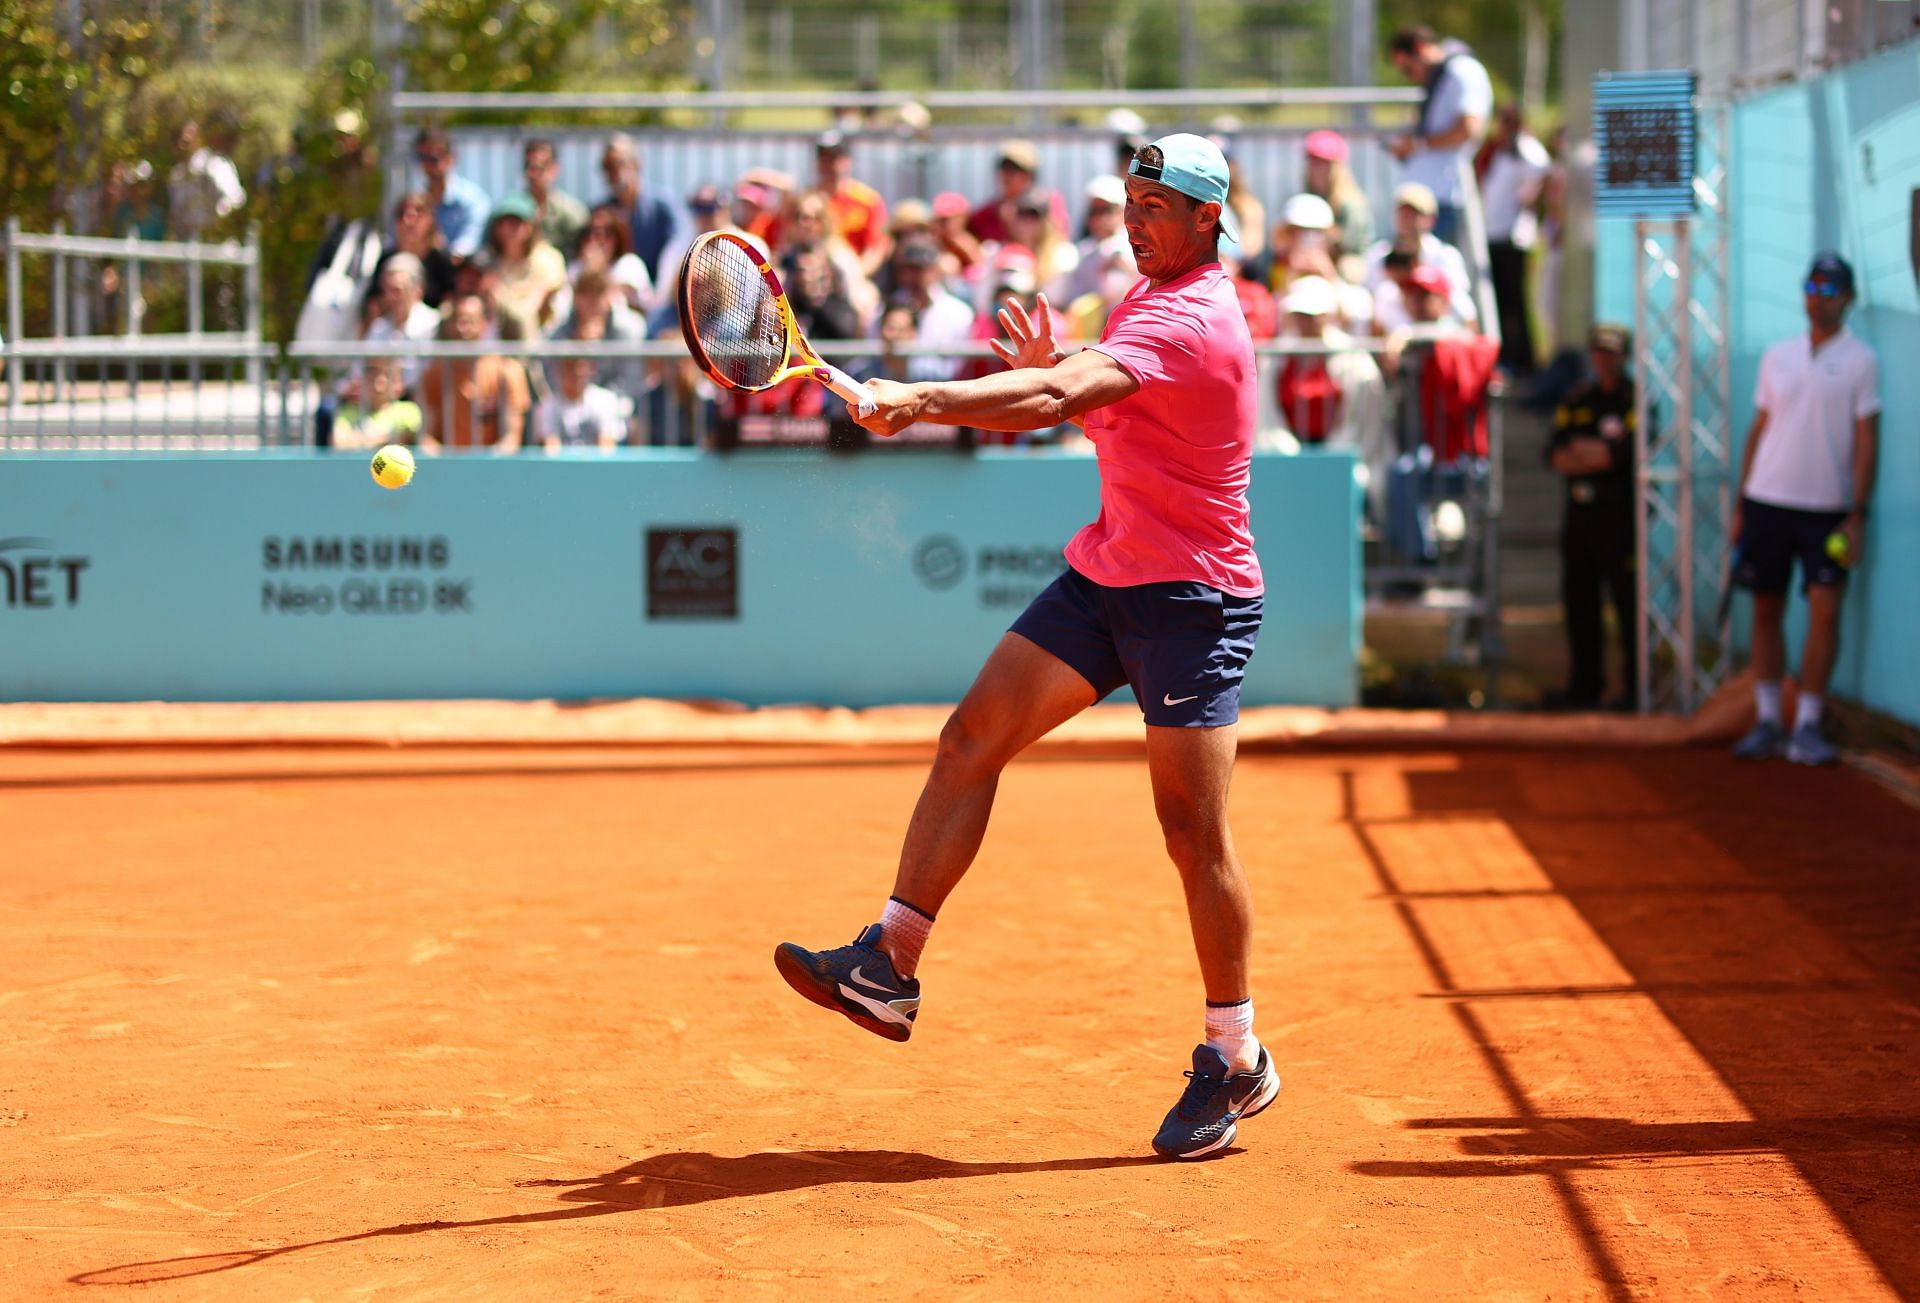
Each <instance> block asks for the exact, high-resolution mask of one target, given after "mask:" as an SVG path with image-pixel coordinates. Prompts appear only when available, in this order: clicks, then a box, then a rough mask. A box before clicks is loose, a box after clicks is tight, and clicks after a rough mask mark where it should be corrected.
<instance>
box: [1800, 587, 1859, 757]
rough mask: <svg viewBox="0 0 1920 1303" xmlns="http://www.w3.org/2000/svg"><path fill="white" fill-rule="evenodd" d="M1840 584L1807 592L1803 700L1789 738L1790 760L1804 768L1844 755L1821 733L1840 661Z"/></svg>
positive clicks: (1814, 588) (1811, 588)
mask: <svg viewBox="0 0 1920 1303" xmlns="http://www.w3.org/2000/svg"><path fill="white" fill-rule="evenodd" d="M1846 591H1847V590H1846V588H1845V587H1844V586H1843V585H1840V584H1813V585H1811V586H1810V587H1809V588H1808V589H1807V645H1806V646H1805V647H1804V648H1802V649H1801V651H1800V700H1799V702H1798V704H1797V706H1796V708H1795V711H1794V720H1793V730H1792V732H1790V733H1789V734H1788V735H1787V759H1789V760H1791V761H1793V762H1794V763H1795V764H1800V765H1830V764H1833V763H1835V762H1836V761H1838V760H1839V759H1840V751H1839V749H1838V748H1837V747H1835V746H1834V745H1833V743H1831V742H1829V741H1827V738H1826V734H1825V733H1824V732H1823V731H1822V730H1821V727H1820V723H1821V717H1822V716H1823V715H1824V714H1825V712H1826V701H1827V685H1828V684H1829V683H1830V682H1832V680H1833V666H1834V662H1835V661H1837V660H1838V659H1839V658H1840V601H1841V599H1842V598H1843V597H1845V596H1846Z"/></svg>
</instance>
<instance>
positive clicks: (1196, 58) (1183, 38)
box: [1180, 0, 1200, 90]
mask: <svg viewBox="0 0 1920 1303" xmlns="http://www.w3.org/2000/svg"><path fill="white" fill-rule="evenodd" d="M1199 82H1200V32H1199V24H1198V23H1196V22H1195V21H1194V16H1193V0H1180V86H1181V89H1183V90H1192V89H1193V88H1194V87H1195V86H1196V85H1198V84H1199Z"/></svg>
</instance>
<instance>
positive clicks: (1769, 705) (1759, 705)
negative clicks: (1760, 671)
mask: <svg viewBox="0 0 1920 1303" xmlns="http://www.w3.org/2000/svg"><path fill="white" fill-rule="evenodd" d="M1753 708H1754V710H1756V711H1758V712H1759V714H1760V722H1761V723H1762V724H1778V723H1779V722H1780V680H1778V679H1761V680H1760V681H1759V682H1757V683H1755V684H1754V685H1753Z"/></svg>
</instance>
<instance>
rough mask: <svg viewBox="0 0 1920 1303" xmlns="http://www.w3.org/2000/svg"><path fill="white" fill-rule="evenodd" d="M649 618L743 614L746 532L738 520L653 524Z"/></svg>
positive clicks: (649, 531) (649, 541)
mask: <svg viewBox="0 0 1920 1303" xmlns="http://www.w3.org/2000/svg"><path fill="white" fill-rule="evenodd" d="M646 562H647V578H646V588H647V591H646V609H647V618H648V619H649V620H737V619H739V618H740V531H739V530H738V529H736V528H735V527H734V526H732V525H683V526H667V527H655V526H649V527H648V528H647V539H646Z"/></svg>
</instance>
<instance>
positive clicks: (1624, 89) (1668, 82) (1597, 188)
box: [1593, 72, 1697, 217]
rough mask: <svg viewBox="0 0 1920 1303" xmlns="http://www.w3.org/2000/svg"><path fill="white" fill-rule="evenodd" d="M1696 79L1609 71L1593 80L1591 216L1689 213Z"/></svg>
mask: <svg viewBox="0 0 1920 1303" xmlns="http://www.w3.org/2000/svg"><path fill="white" fill-rule="evenodd" d="M1696 80H1697V79H1696V77H1695V75H1694V74H1693V73H1691V72H1612V73H1601V74H1600V75H1599V76H1598V77H1595V78H1594V81H1593V139H1594V143H1595V144H1596V145H1597V146H1598V147H1599V161H1598V165H1597V166H1596V168H1595V170H1594V200H1593V209H1594V213H1595V215H1596V216H1599V217H1690V216H1692V215H1693V211H1694V197H1693V173H1694V149H1695V139H1694V107H1693V102H1694V91H1695V87H1696Z"/></svg>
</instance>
